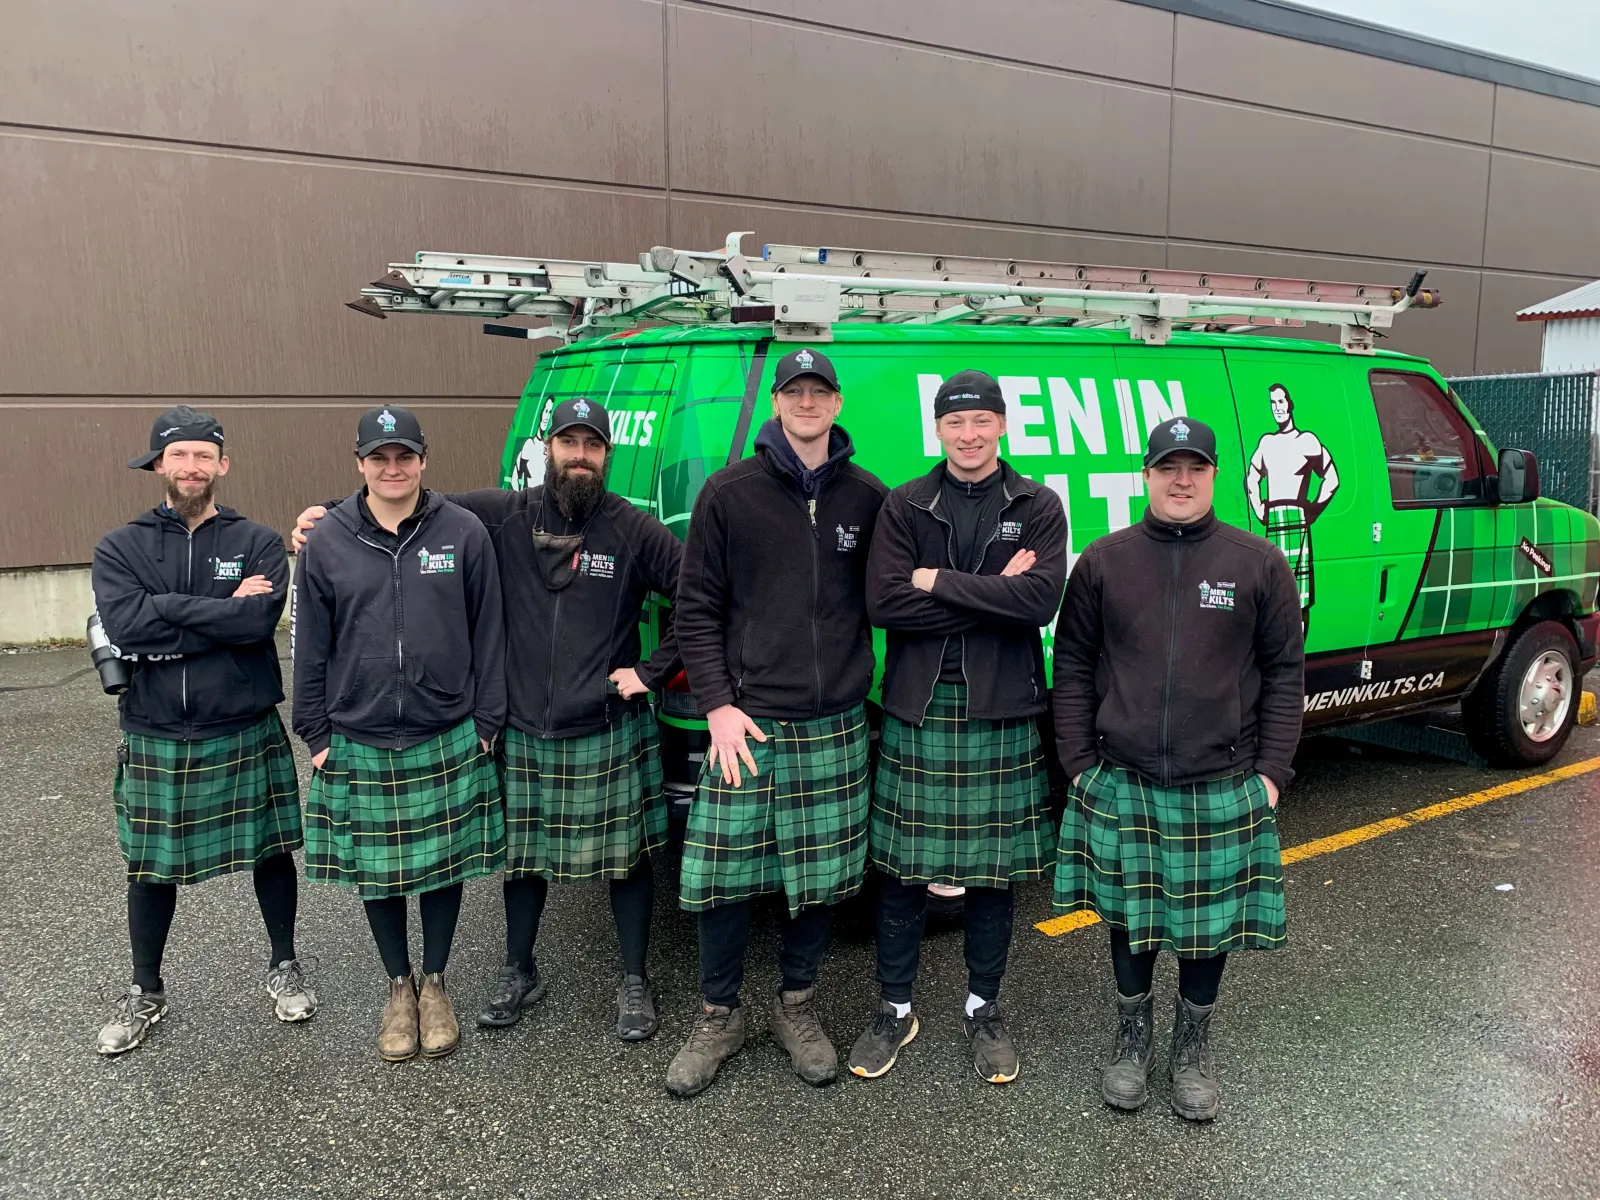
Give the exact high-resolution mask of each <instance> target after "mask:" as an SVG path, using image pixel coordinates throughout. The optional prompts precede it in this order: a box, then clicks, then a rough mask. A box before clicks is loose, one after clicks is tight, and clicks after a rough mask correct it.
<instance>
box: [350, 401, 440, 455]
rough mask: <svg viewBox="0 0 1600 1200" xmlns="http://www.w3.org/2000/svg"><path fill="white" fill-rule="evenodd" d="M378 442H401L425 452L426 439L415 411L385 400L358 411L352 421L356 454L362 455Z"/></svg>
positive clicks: (393, 443) (369, 451)
mask: <svg viewBox="0 0 1600 1200" xmlns="http://www.w3.org/2000/svg"><path fill="white" fill-rule="evenodd" d="M379 446H404V447H405V448H406V449H407V450H415V451H416V452H417V453H418V454H427V453H428V439H427V438H425V437H423V436H422V422H421V421H419V420H417V414H416V413H414V412H412V411H411V410H410V409H409V408H401V407H400V406H399V405H398V404H385V405H384V406H383V407H382V408H369V409H368V410H367V411H366V412H364V413H362V414H361V420H360V422H359V423H358V424H357V425H356V457H357V458H365V457H366V456H367V455H369V454H371V453H372V452H373V451H374V450H376V449H377V448H378V447H379Z"/></svg>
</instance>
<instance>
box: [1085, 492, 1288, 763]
mask: <svg viewBox="0 0 1600 1200" xmlns="http://www.w3.org/2000/svg"><path fill="white" fill-rule="evenodd" d="M1304 691H1305V646H1304V640H1303V633H1302V629H1301V624H1300V596H1299V592H1298V591H1297V590H1296V588H1295V582H1294V576H1293V575H1292V574H1291V573H1290V571H1289V564H1288V562H1287V561H1286V560H1285V559H1284V557H1283V553H1282V551H1280V550H1279V549H1278V548H1277V547H1276V546H1274V545H1273V544H1272V543H1271V542H1269V541H1267V540H1266V539H1265V538H1260V537H1257V536H1256V535H1255V534H1253V533H1246V532H1244V531H1243V530H1241V529H1235V528H1234V527H1233V526H1231V525H1225V524H1223V523H1222V522H1220V521H1218V520H1217V518H1216V514H1215V513H1208V514H1207V515H1206V516H1205V517H1203V518H1201V519H1200V520H1199V521H1197V522H1195V523H1193V524H1190V525H1168V524H1165V523H1163V522H1161V521H1157V520H1156V519H1155V518H1154V517H1153V516H1151V515H1150V513H1149V511H1148V510H1147V511H1146V513H1145V516H1144V519H1143V520H1142V521H1140V522H1139V523H1138V524H1137V525H1133V526H1131V527H1129V528H1127V529H1123V530H1119V531H1118V532H1116V533H1108V534H1106V535H1105V536H1104V537H1101V538H1096V539H1095V540H1094V541H1093V542H1091V543H1090V544H1089V548H1088V549H1087V550H1085V551H1084V552H1083V555H1082V556H1081V557H1080V558H1079V559H1078V561H1077V564H1076V565H1075V566H1074V567H1073V569H1072V578H1071V579H1070V580H1069V581H1068V583H1067V593H1066V597H1065V599H1064V600H1063V601H1062V605H1061V616H1060V619H1059V620H1057V622H1056V640H1055V726H1056V747H1057V750H1058V752H1059V753H1060V756H1061V765H1062V767H1063V768H1065V769H1066V772H1067V774H1068V775H1076V774H1078V772H1080V771H1083V770H1085V769H1086V768H1088V767H1091V766H1093V765H1094V764H1095V763H1096V762H1098V761H1100V760H1101V759H1105V760H1106V761H1108V762H1111V763H1114V764H1115V765H1117V766H1119V767H1126V768H1127V769H1128V770H1130V771H1136V772H1137V773H1138V774H1140V775H1143V776H1144V777H1145V778H1147V779H1150V780H1153V781H1154V782H1155V783H1158V784H1160V785H1162V786H1163V787H1174V786H1178V785H1181V784H1187V783H1200V782H1203V781H1204V780H1208V779H1223V778H1226V777H1227V776H1229V775H1235V774H1238V773H1240V772H1243V771H1251V772H1255V773H1257V774H1260V775H1265V776H1266V777H1267V778H1268V779H1270V780H1272V781H1273V782H1274V783H1276V784H1277V785H1278V787H1279V788H1286V787H1288V786H1289V781H1290V780H1292V779H1293V778H1294V769H1293V767H1292V766H1291V763H1292V761H1293V759H1294V751H1295V746H1296V745H1297V744H1298V743H1299V741H1300V718H1301V706H1302V704H1303V702H1304Z"/></svg>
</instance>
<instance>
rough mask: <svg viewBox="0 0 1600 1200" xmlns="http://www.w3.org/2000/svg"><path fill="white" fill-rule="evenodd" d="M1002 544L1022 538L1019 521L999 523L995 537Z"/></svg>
mask: <svg viewBox="0 0 1600 1200" xmlns="http://www.w3.org/2000/svg"><path fill="white" fill-rule="evenodd" d="M997 536H998V537H999V539H1000V540H1001V541H1002V542H1015V541H1018V540H1019V539H1020V538H1021V537H1022V522H1021V521H1001V522H1000V532H999V534H998V535H997Z"/></svg>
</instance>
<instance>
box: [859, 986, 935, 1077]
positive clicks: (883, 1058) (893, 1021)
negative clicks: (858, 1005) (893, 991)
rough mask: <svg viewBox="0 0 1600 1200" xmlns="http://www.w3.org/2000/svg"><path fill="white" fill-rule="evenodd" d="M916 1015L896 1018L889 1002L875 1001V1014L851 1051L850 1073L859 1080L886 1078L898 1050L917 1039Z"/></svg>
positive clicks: (909, 1014) (892, 1006)
mask: <svg viewBox="0 0 1600 1200" xmlns="http://www.w3.org/2000/svg"><path fill="white" fill-rule="evenodd" d="M919 1028H920V1026H919V1025H918V1024H917V1014H916V1013H907V1014H906V1015H905V1016H903V1017H897V1016H895V1012H894V1005H893V1004H892V1003H891V1002H890V1001H888V1000H880V1001H879V1002H878V1015H877V1016H875V1017H873V1018H872V1024H871V1025H868V1026H867V1027H866V1029H864V1030H863V1031H862V1033H861V1036H860V1037H858V1038H857V1039H856V1044H855V1045H854V1046H852V1047H851V1048H850V1073H851V1074H852V1075H859V1076H860V1077H861V1078H862V1079H876V1078H878V1077H879V1076H880V1075H887V1074H888V1073H889V1068H890V1067H892V1066H894V1061H895V1059H897V1058H898V1057H900V1048H901V1047H902V1046H908V1045H910V1044H911V1043H912V1042H913V1041H914V1040H916V1036H917V1030H918V1029H919Z"/></svg>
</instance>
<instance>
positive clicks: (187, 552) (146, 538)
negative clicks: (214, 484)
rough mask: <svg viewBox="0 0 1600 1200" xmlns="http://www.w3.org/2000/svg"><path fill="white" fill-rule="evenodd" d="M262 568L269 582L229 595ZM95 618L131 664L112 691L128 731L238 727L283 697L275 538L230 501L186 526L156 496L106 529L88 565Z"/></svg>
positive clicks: (284, 561) (211, 733) (281, 589)
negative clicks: (123, 683) (119, 689)
mask: <svg viewBox="0 0 1600 1200" xmlns="http://www.w3.org/2000/svg"><path fill="white" fill-rule="evenodd" d="M252 575H265V576H266V577H267V578H268V579H270V580H271V581H272V591H271V592H269V593H267V594H265V595H261V596H242V597H239V598H237V599H235V598H234V595H233V593H234V591H235V589H237V588H238V586H239V584H240V583H241V582H242V581H243V580H245V579H248V578H249V577H250V576H252ZM91 579H92V582H93V586H94V603H95V608H96V610H97V611H98V612H99V613H100V623H101V625H102V626H103V627H104V629H105V632H106V636H107V637H108V638H110V639H111V642H112V644H113V645H114V646H116V648H117V651H118V653H119V654H120V655H121V656H122V657H123V658H124V659H126V660H128V662H129V664H130V665H131V667H132V680H131V682H130V684H129V686H128V690H127V691H126V692H125V693H123V695H122V696H121V698H120V699H118V701H117V709H118V712H119V714H120V717H121V724H122V728H123V729H125V730H127V731H128V732H129V733H143V734H148V735H151V736H153V737H164V738H176V739H183V740H188V741H197V740H200V739H202V738H210V737H221V736H222V735H223V734H228V733H237V732H238V731H239V730H241V729H244V728H246V727H247V726H249V725H253V724H254V723H255V722H256V721H258V720H260V719H261V717H262V716H263V715H264V714H265V713H266V711H267V710H268V709H270V708H271V707H272V706H273V705H275V704H277V703H278V701H280V700H282V699H283V675H282V672H281V671H280V670H279V667H278V651H277V647H276V646H275V645H274V644H273V641H272V633H273V630H275V629H276V628H277V627H278V618H279V617H280V616H282V615H283V603H284V600H285V599H286V598H287V595H288V585H289V560H288V557H287V555H285V553H284V550H283V538H282V537H280V536H279V535H278V534H276V533H274V532H273V531H272V530H270V529H268V528H267V527H266V526H265V525H257V524H256V523H255V522H254V521H247V520H245V519H244V518H243V517H241V516H240V515H239V514H238V513H236V512H235V511H234V510H233V509H231V508H222V507H220V506H219V507H218V509H217V515H216V516H214V517H212V518H210V519H209V520H207V521H205V522H204V523H202V524H201V525H200V526H199V527H198V528H196V529H195V530H194V531H193V532H192V533H191V532H190V530H189V526H188V524H187V523H186V522H184V521H183V520H181V519H180V518H179V517H178V515H177V514H176V513H174V512H173V511H172V510H171V509H170V508H168V507H167V506H166V505H162V506H161V507H160V508H157V509H152V510H151V511H150V512H147V513H142V514H140V515H139V516H138V517H136V518H135V519H134V520H132V521H130V522H128V524H126V525H124V526H122V528H120V529H113V530H112V531H111V532H110V533H108V534H106V536H105V537H103V538H101V539H100V544H99V545H98V546H96V547H95V551H94V567H93V570H92V573H91Z"/></svg>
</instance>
